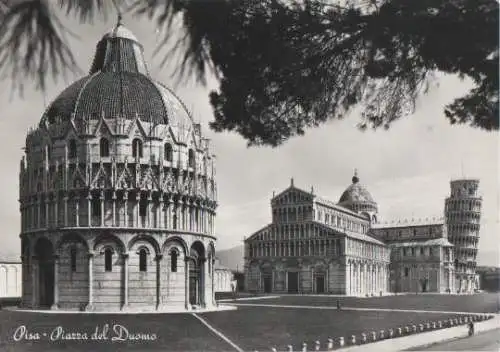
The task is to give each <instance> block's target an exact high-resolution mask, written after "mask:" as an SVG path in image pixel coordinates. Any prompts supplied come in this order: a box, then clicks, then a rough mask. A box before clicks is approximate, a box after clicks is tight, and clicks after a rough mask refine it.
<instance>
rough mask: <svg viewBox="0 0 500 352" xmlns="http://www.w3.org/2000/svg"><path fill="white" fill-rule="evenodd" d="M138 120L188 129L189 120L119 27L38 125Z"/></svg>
mask: <svg viewBox="0 0 500 352" xmlns="http://www.w3.org/2000/svg"><path fill="white" fill-rule="evenodd" d="M101 118H105V119H125V120H134V119H136V118H139V119H140V120H141V121H143V122H150V123H152V124H154V125H159V124H165V125H170V126H172V127H181V128H184V129H189V127H190V126H191V125H192V124H193V121H192V119H191V116H190V114H189V112H188V111H187V109H186V107H185V106H184V105H183V103H182V102H181V101H180V100H179V98H178V97H177V96H176V95H175V94H174V93H173V92H172V91H171V90H170V89H168V88H167V87H165V86H164V85H162V84H161V83H160V82H157V81H155V80H153V79H152V78H151V77H150V75H149V72H148V70H147V65H146V62H145V60H144V56H143V48H142V45H141V44H140V43H139V42H138V41H137V38H136V37H135V36H134V35H133V34H132V32H131V31H130V30H128V29H127V28H125V27H124V26H123V25H122V24H121V23H120V22H119V23H118V24H117V26H116V27H115V28H114V29H113V30H111V31H110V32H109V33H107V34H105V35H104V36H103V37H102V39H101V40H100V41H99V43H98V44H97V47H96V51H95V55H94V60H93V63H92V67H91V69H90V72H89V75H87V76H86V77H83V78H81V79H80V80H78V81H76V82H74V83H73V84H71V85H70V86H69V87H67V88H66V89H65V90H64V91H63V92H62V93H61V94H60V95H59V96H58V97H57V98H56V99H55V100H54V101H53V102H52V103H51V104H50V105H49V107H48V108H47V110H46V111H45V113H44V115H43V117H42V123H45V124H47V125H51V124H56V123H61V122H64V121H70V120H73V121H74V123H75V125H79V123H80V122H82V121H83V120H86V121H89V120H90V121H91V120H99V119H101Z"/></svg>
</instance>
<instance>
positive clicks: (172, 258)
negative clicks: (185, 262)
mask: <svg viewBox="0 0 500 352" xmlns="http://www.w3.org/2000/svg"><path fill="white" fill-rule="evenodd" d="M178 256H179V254H178V253H177V251H176V250H175V249H173V250H171V251H170V271H171V272H172V273H176V272H177V257H178Z"/></svg>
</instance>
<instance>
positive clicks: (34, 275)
mask: <svg viewBox="0 0 500 352" xmlns="http://www.w3.org/2000/svg"><path fill="white" fill-rule="evenodd" d="M38 265H39V264H38V257H37V256H32V257H31V307H32V308H36V307H37V304H38V291H39V285H40V283H39V281H38Z"/></svg>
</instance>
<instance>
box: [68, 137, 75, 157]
mask: <svg viewBox="0 0 500 352" xmlns="http://www.w3.org/2000/svg"><path fill="white" fill-rule="evenodd" d="M68 157H69V158H70V159H73V158H76V141H75V140H74V139H72V140H70V141H69V144H68Z"/></svg>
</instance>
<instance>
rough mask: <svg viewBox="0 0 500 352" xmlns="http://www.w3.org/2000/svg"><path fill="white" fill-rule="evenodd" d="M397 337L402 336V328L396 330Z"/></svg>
mask: <svg viewBox="0 0 500 352" xmlns="http://www.w3.org/2000/svg"><path fill="white" fill-rule="evenodd" d="M398 335H399V336H402V335H403V329H402V328H398Z"/></svg>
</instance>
